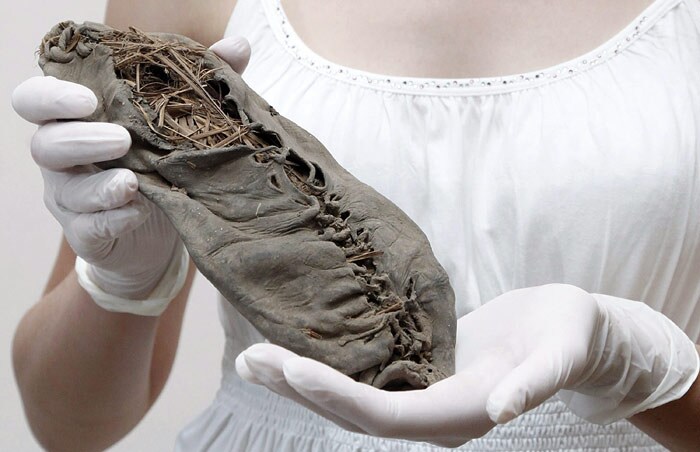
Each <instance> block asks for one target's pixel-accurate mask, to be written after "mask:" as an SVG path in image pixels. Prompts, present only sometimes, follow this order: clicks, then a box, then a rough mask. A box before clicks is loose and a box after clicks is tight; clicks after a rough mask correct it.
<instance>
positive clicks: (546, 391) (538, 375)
mask: <svg viewBox="0 0 700 452" xmlns="http://www.w3.org/2000/svg"><path fill="white" fill-rule="evenodd" d="M563 362H564V360H562V359H560V357H558V356H556V354H555V353H553V352H552V351H551V350H546V351H539V352H536V353H533V354H531V355H530V356H528V357H527V358H526V359H525V360H524V361H523V362H522V363H521V364H520V365H518V366H517V367H515V368H513V370H511V371H510V373H508V374H507V375H506V376H505V377H504V378H503V379H502V380H501V381H500V382H499V383H498V384H497V385H496V386H495V387H494V388H493V390H492V391H491V394H489V397H488V399H487V400H486V412H487V413H488V415H489V417H490V418H491V420H492V421H493V422H495V423H497V424H505V423H506V422H509V421H511V420H513V419H515V418H516V417H518V416H520V415H521V414H522V413H524V412H525V411H528V410H530V409H532V408H535V407H536V406H538V405H539V404H541V403H542V402H544V401H545V400H547V399H548V398H550V397H552V396H553V395H554V394H556V392H557V391H558V390H559V389H560V387H561V385H562V382H563V381H564V378H565V377H566V376H567V375H568V374H569V369H567V368H565V367H564V366H563V365H562V364H563Z"/></svg>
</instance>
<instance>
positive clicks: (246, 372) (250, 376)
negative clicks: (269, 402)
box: [235, 353, 265, 386]
mask: <svg viewBox="0 0 700 452" xmlns="http://www.w3.org/2000/svg"><path fill="white" fill-rule="evenodd" d="M235 363H236V372H237V373H238V376H239V377H241V378H242V379H244V380H245V381H247V382H248V383H252V384H254V385H262V386H265V384H264V383H263V382H262V381H260V380H258V377H256V376H255V374H254V373H253V372H252V371H251V370H250V369H249V368H248V363H246V361H245V357H244V356H243V353H239V354H238V356H236V361H235Z"/></svg>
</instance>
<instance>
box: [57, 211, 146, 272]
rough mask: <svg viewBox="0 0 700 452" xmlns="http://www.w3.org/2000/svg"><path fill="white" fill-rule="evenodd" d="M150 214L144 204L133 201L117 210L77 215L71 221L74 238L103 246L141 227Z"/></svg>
mask: <svg viewBox="0 0 700 452" xmlns="http://www.w3.org/2000/svg"><path fill="white" fill-rule="evenodd" d="M150 212H151V211H150V209H149V208H148V207H147V206H146V205H144V204H143V203H141V202H137V201H132V202H130V203H128V204H126V205H125V206H122V207H119V208H117V209H112V210H104V211H101V212H95V213H83V214H79V215H76V216H75V218H73V220H72V221H71V224H70V228H71V231H72V234H73V236H74V237H75V238H76V239H78V240H80V241H81V242H83V243H85V244H90V243H95V244H102V243H104V242H105V241H111V240H115V239H117V238H119V237H121V236H122V235H124V234H127V233H129V232H131V231H133V230H134V229H136V228H137V227H139V226H141V225H142V224H143V222H144V221H146V219H147V218H148V216H149V215H150ZM76 251H77V250H76ZM88 252H89V250H88ZM82 257H83V258H87V257H88V256H82ZM86 260H87V259H86Z"/></svg>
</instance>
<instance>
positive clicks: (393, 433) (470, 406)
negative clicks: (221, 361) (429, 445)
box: [283, 358, 493, 443]
mask: <svg viewBox="0 0 700 452" xmlns="http://www.w3.org/2000/svg"><path fill="white" fill-rule="evenodd" d="M283 370H284V374H285V377H286V380H287V382H288V383H289V385H290V386H291V387H292V388H294V390H296V391H297V392H298V393H299V394H301V395H302V396H304V397H305V398H307V399H308V400H309V401H311V402H313V403H314V404H315V405H317V406H319V407H320V408H322V409H324V410H327V411H328V412H330V413H332V414H334V415H336V416H338V417H340V418H342V419H345V420H346V421H348V422H351V423H354V424H355V425H357V426H358V427H359V428H361V429H363V430H365V431H366V432H368V433H369V434H372V435H375V436H383V437H389V438H406V439H414V440H426V439H427V438H443V440H444V441H450V442H451V443H452V442H456V441H462V442H464V441H466V439H468V438H474V437H478V436H481V435H483V434H484V433H486V432H487V431H488V430H489V429H490V428H491V427H492V426H493V423H492V422H491V421H490V420H489V419H488V416H487V415H486V412H485V410H484V403H485V396H482V395H481V394H482V393H483V392H484V391H482V388H481V386H482V385H483V382H484V380H485V378H484V376H483V375H477V374H470V373H459V374H457V375H454V376H452V377H449V378H447V379H445V380H442V381H440V382H438V383H435V384H433V385H431V386H430V387H428V388H427V389H422V390H413V391H400V392H390V391H383V390H380V389H377V388H374V387H372V386H369V385H367V384H364V383H359V382H356V381H354V380H352V379H351V378H350V377H347V376H345V375H343V374H341V373H340V372H337V371H336V370H334V369H332V368H330V367H329V366H326V365H324V364H322V363H319V362H318V361H314V360H310V359H307V358H293V359H289V360H287V361H285V362H284V364H283ZM460 435H463V436H462V438H463V439H459V440H458V439H455V438H458V437H460ZM445 438H448V439H445ZM449 438H451V439H449Z"/></svg>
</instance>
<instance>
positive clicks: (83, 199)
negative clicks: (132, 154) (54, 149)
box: [54, 168, 139, 213]
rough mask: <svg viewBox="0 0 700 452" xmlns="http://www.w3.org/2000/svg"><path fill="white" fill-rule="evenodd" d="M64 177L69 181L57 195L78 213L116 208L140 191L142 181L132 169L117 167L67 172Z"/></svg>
mask: <svg viewBox="0 0 700 452" xmlns="http://www.w3.org/2000/svg"><path fill="white" fill-rule="evenodd" d="M54 174H55V175H56V174H59V173H54ZM62 176H63V177H65V178H66V180H65V182H64V183H63V184H61V186H60V188H59V189H58V190H57V192H56V193H55V195H54V196H55V199H56V204H57V205H58V206H59V207H61V208H63V209H66V210H70V211H72V212H76V213H92V212H99V211H101V210H111V209H116V208H117V207H121V206H123V205H125V204H127V203H129V202H131V201H133V200H134V199H136V195H137V194H138V188H139V183H138V180H137V179H136V175H135V174H134V173H133V172H132V171H130V170H128V169H119V168H113V169H109V170H106V171H100V172H97V173H94V174H89V173H78V174H71V173H70V172H67V173H63V174H62Z"/></svg>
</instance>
